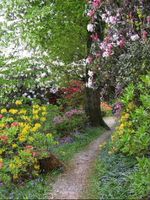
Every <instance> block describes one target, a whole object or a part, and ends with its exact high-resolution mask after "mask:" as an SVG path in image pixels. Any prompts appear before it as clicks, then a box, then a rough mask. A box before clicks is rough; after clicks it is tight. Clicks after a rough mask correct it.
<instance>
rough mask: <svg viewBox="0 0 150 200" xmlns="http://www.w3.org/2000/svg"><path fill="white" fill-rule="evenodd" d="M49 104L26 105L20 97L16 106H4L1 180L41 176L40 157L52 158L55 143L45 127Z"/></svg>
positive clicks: (0, 127)
mask: <svg viewBox="0 0 150 200" xmlns="http://www.w3.org/2000/svg"><path fill="white" fill-rule="evenodd" d="M46 116H47V107H46V106H44V105H43V106H39V105H33V106H32V108H30V107H25V106H24V105H22V102H21V101H19V100H17V101H16V106H14V107H13V108H10V109H7V108H1V114H0V155H1V158H0V169H1V172H0V173H1V180H0V181H1V182H3V183H5V184H8V182H10V181H15V180H19V179H21V177H22V178H23V177H26V176H27V177H28V176H30V177H32V175H33V176H34V175H38V173H39V170H40V168H39V163H38V159H40V158H44V157H48V154H49V151H50V150H51V148H52V146H54V144H55V142H54V138H53V136H52V133H45V132H43V130H42V126H44V124H45V121H46V120H47V118H46Z"/></svg>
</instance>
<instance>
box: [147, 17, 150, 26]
mask: <svg viewBox="0 0 150 200" xmlns="http://www.w3.org/2000/svg"><path fill="white" fill-rule="evenodd" d="M147 23H148V24H150V16H147Z"/></svg>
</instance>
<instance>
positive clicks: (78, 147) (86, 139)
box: [54, 128, 104, 162]
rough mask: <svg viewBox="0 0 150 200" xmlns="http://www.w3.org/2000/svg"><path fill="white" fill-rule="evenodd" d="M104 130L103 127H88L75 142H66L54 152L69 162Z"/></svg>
mask: <svg viewBox="0 0 150 200" xmlns="http://www.w3.org/2000/svg"><path fill="white" fill-rule="evenodd" d="M103 132H104V129H103V128H91V129H87V130H86V132H85V133H83V134H81V135H79V136H76V137H75V141H74V142H73V143H70V144H64V145H62V146H60V147H58V148H57V149H55V151H54V152H55V153H56V154H57V155H58V156H59V157H60V159H61V160H63V161H65V162H67V161H68V160H70V158H72V156H73V155H74V154H75V153H78V152H80V151H82V150H83V149H85V148H86V147H87V145H88V144H89V143H90V142H92V141H93V140H94V139H96V138H97V137H98V136H100V135H101V134H102V133H103Z"/></svg>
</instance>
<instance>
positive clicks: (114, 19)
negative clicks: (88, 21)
mask: <svg viewBox="0 0 150 200" xmlns="http://www.w3.org/2000/svg"><path fill="white" fill-rule="evenodd" d="M109 22H110V23H111V24H116V23H117V18H116V17H114V16H110V17H109Z"/></svg>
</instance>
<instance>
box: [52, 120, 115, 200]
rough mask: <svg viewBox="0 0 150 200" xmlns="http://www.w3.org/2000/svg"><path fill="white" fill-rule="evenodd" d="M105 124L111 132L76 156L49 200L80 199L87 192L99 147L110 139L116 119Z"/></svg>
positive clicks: (60, 177)
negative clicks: (88, 180) (89, 177)
mask: <svg viewBox="0 0 150 200" xmlns="http://www.w3.org/2000/svg"><path fill="white" fill-rule="evenodd" d="M105 122H106V123H107V124H108V126H109V127H110V128H111V131H106V132H104V133H103V135H101V136H100V137H99V138H98V139H96V140H94V141H93V142H92V143H91V144H90V145H89V146H88V148H87V149H86V150H85V151H82V152H80V153H77V154H76V155H75V157H74V158H73V159H72V160H71V161H70V163H69V165H68V167H67V169H66V171H65V172H64V173H63V174H62V175H60V176H59V177H58V179H57V181H56V182H55V183H54V186H53V190H52V193H51V194H50V195H49V199H68V200H69V199H80V197H81V196H82V193H83V192H84V191H85V188H86V185H87V178H88V175H89V174H90V170H91V168H92V164H93V163H94V161H95V159H96V157H97V155H98V154H99V145H100V144H102V143H103V142H104V141H105V140H107V139H108V138H109V137H110V135H111V132H112V130H113V127H114V126H115V119H114V118H112V117H107V118H105Z"/></svg>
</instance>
